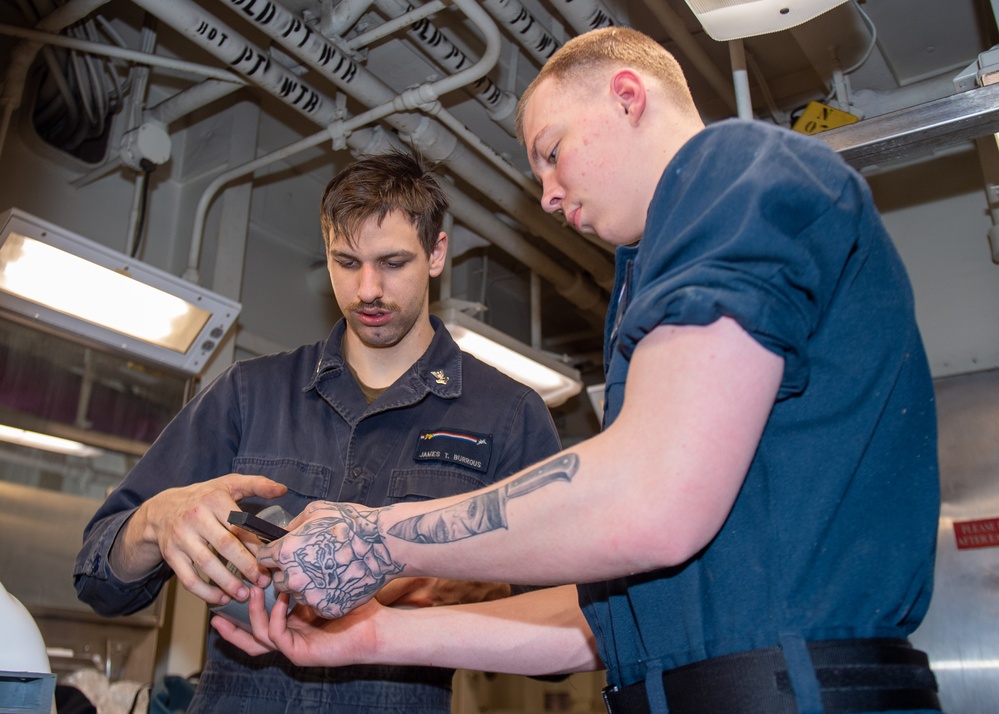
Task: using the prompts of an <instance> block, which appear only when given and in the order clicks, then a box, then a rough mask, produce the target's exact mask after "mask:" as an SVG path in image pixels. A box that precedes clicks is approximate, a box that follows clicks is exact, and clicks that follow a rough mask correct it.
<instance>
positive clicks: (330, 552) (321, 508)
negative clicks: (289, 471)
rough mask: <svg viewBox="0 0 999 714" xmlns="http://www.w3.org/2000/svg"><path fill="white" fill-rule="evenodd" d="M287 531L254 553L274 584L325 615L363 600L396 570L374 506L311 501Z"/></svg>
mask: <svg viewBox="0 0 999 714" xmlns="http://www.w3.org/2000/svg"><path fill="white" fill-rule="evenodd" d="M288 530H289V531H291V532H290V533H289V534H288V535H286V536H284V537H282V538H279V539H278V540H276V541H274V542H273V543H270V544H268V545H265V546H263V547H261V548H260V549H259V550H258V551H257V559H258V562H259V563H260V565H262V566H264V567H265V568H268V569H270V570H273V571H274V572H273V577H274V587H275V588H276V589H277V591H278V592H286V593H289V594H290V595H291V596H292V597H294V598H295V600H297V601H298V602H300V603H302V604H304V605H307V606H309V607H311V608H313V609H314V610H315V611H316V612H318V613H319V614H320V615H322V616H323V617H326V618H336V617H341V616H343V615H344V614H345V613H348V612H350V611H351V610H353V609H354V608H355V607H357V606H358V605H361V604H363V603H365V602H367V601H368V600H369V599H370V598H371V597H372V596H373V595H374V594H375V593H376V592H377V591H378V590H379V589H381V588H382V586H383V585H385V583H387V582H388V581H389V580H391V579H392V578H393V577H395V576H397V575H398V574H399V573H401V572H402V568H403V566H402V565H400V564H397V563H395V562H393V560H392V557H391V555H390V554H389V552H388V548H387V547H386V546H385V544H384V543H383V542H382V537H381V533H380V532H379V530H378V510H377V509H365V510H363V511H362V510H359V509H358V507H355V506H354V505H351V504H349V503H332V502H330V501H317V502H315V503H312V504H310V505H309V506H308V507H307V508H306V509H305V511H303V512H302V514H301V515H299V516H298V517H297V518H295V519H294V520H293V521H292V522H291V523H290V524H288Z"/></svg>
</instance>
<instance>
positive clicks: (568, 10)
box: [552, 0, 662, 35]
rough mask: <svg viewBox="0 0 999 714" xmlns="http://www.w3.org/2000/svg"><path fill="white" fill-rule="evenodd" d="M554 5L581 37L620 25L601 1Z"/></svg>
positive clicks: (564, 1) (557, 2) (563, 1)
mask: <svg viewBox="0 0 999 714" xmlns="http://www.w3.org/2000/svg"><path fill="white" fill-rule="evenodd" d="M659 2H662V0H659ZM552 4H553V5H554V6H555V7H556V8H557V9H558V11H559V12H560V13H561V15H562V17H564V18H565V19H566V20H568V21H569V24H570V25H572V29H574V30H575V31H576V32H577V33H579V34H580V35H582V34H583V33H584V32H589V31H590V30H596V29H597V28H600V27H609V26H611V25H617V24H620V23H617V22H614V16H613V15H612V14H611V12H610V10H608V9H607V8H606V7H604V5H603V3H601V2H600V1H599V0H552Z"/></svg>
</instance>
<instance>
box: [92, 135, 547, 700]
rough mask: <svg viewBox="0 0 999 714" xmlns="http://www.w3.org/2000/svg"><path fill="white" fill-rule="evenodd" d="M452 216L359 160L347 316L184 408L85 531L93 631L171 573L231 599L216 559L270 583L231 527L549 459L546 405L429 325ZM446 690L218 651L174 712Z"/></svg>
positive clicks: (345, 262) (413, 672)
mask: <svg viewBox="0 0 999 714" xmlns="http://www.w3.org/2000/svg"><path fill="white" fill-rule="evenodd" d="M447 206H448V202H447V197H446V194H445V193H444V191H443V189H442V188H441V186H440V185H439V183H438V181H437V179H436V178H435V176H434V174H433V173H432V172H431V171H430V170H429V169H428V168H427V167H425V166H424V165H423V163H422V162H420V161H418V160H417V159H414V158H413V157H410V156H408V155H405V154H401V153H400V154H388V155H382V156H372V157H369V158H366V159H362V160H359V161H357V162H354V163H353V164H351V165H350V166H348V167H347V168H346V169H345V170H344V171H342V172H341V173H340V174H338V175H337V177H336V178H334V179H333V180H332V181H331V182H330V184H329V186H328V187H327V189H326V192H325V194H324V196H323V199H322V228H323V236H324V239H325V241H326V250H327V257H328V260H327V263H328V267H329V272H330V276H331V280H332V284H333V291H334V293H335V296H336V301H337V304H338V305H339V307H340V310H341V312H342V313H343V319H342V320H340V321H339V322H338V323H337V325H336V326H335V327H334V329H333V331H332V333H331V334H330V336H329V337H328V338H327V339H326V340H324V341H322V342H318V343H316V344H313V345H309V346H303V347H300V348H298V349H296V350H294V351H292V352H287V353H283V354H278V355H271V356H267V357H261V358H257V359H252V360H248V361H244V362H238V363H236V364H235V365H233V366H232V367H231V368H229V369H228V370H227V371H226V372H225V373H224V374H223V375H221V376H220V377H219V378H218V379H217V380H216V381H215V382H213V383H212V384H211V385H210V386H209V387H208V388H206V389H205V390H203V391H202V392H200V393H199V394H198V395H197V396H196V397H195V398H194V399H193V400H192V401H191V402H190V403H189V404H188V405H187V406H186V407H185V408H184V409H183V410H182V411H181V413H180V414H179V415H178V416H177V417H176V418H175V419H174V420H173V422H171V424H170V425H169V426H168V427H167V428H166V429H165V430H164V432H163V434H162V435H161V436H160V437H159V438H158V439H157V441H156V442H155V443H154V444H153V445H152V446H151V447H150V449H149V451H148V453H147V454H146V455H145V456H144V457H143V458H142V460H141V461H140V462H139V463H138V464H137V465H136V467H135V468H134V469H133V470H132V471H131V472H130V473H129V475H128V476H127V477H126V478H125V480H124V481H123V483H122V484H121V486H120V487H119V488H118V489H116V490H115V492H114V493H112V494H111V496H110V497H109V498H108V499H107V501H106V502H105V503H104V505H103V506H102V507H101V508H100V510H99V511H98V512H97V514H96V515H95V516H94V519H93V521H92V522H91V523H90V525H89V526H88V527H87V530H86V533H85V542H84V546H83V550H82V551H81V553H80V555H79V558H78V560H77V565H76V573H75V575H76V585H77V590H78V592H79V595H80V597H81V598H82V599H83V600H85V601H86V602H88V603H89V604H90V605H92V606H93V608H94V609H95V610H96V611H97V612H99V613H101V614H104V615H123V614H128V613H131V612H134V611H135V610H138V609H139V608H142V607H144V606H146V605H148V604H149V603H150V602H152V600H153V598H155V596H156V594H157V593H158V592H159V590H160V588H161V587H162V586H163V584H164V583H165V582H166V581H167V579H168V578H169V577H170V576H171V574H172V573H176V575H177V577H178V579H179V580H180V582H181V583H182V584H183V586H184V587H185V588H187V589H188V590H190V591H191V592H192V593H194V594H195V595H197V596H198V597H200V598H201V599H203V600H204V601H205V602H207V603H209V604H211V605H226V604H227V603H230V602H231V601H232V600H233V599H235V600H237V601H239V600H245V599H246V597H247V593H248V588H247V587H246V586H245V585H244V584H243V581H242V579H241V577H240V576H239V575H237V574H234V573H232V572H230V571H229V570H228V569H227V567H226V566H225V565H224V564H223V563H222V562H221V561H220V560H219V558H218V556H216V555H215V553H213V552H212V551H213V550H214V551H217V552H218V553H219V554H221V555H222V556H223V557H224V558H225V559H226V560H228V561H229V563H231V564H232V565H234V566H236V567H237V568H238V570H239V571H240V573H241V575H242V576H243V577H246V578H248V579H249V580H250V582H264V581H266V579H267V575H266V571H263V570H261V569H260V567H259V566H258V565H257V561H256V558H255V557H254V554H253V552H252V550H253V549H254V547H255V546H253V545H251V546H250V548H249V549H248V548H247V545H246V544H245V543H243V542H241V540H240V539H239V538H237V535H236V534H234V533H233V529H232V528H231V527H230V526H228V525H227V517H228V515H229V513H230V511H232V510H236V509H243V510H246V511H251V512H255V511H259V510H260V509H261V508H263V507H265V506H271V505H280V506H281V507H282V508H284V510H285V511H287V512H288V513H290V514H296V513H299V512H300V511H302V509H303V508H305V507H306V505H307V504H309V503H310V502H312V501H314V500H317V499H337V500H348V501H354V502H357V503H361V504H367V505H370V506H380V505H387V504H391V503H397V502H405V501H418V500H425V499H430V498H436V497H441V496H447V495H451V494H455V493H461V492H465V491H469V490H472V489H474V488H480V487H483V486H486V485H489V484H492V483H494V482H495V481H497V480H499V479H500V478H501V477H504V476H507V475H509V474H511V473H514V472H517V471H518V470H520V469H522V468H524V467H525V466H527V465H529V464H531V463H533V462H535V461H537V460H538V459H541V458H544V457H547V456H549V455H551V454H552V453H554V452H556V451H558V449H559V440H558V435H557V433H556V431H555V426H554V423H553V422H552V419H551V416H550V414H549V413H548V410H547V408H546V407H545V404H544V402H543V401H542V400H541V397H539V396H538V395H537V394H536V393H535V392H534V391H532V390H531V389H529V388H527V387H525V386H524V385H522V384H519V383H517V382H514V381H513V380H512V379H510V378H508V377H506V376H505V375H502V374H501V373H499V372H498V371H496V370H495V369H493V368H492V367H489V366H487V365H485V364H483V363H482V362H480V361H478V360H477V359H475V358H474V357H472V356H471V355H468V354H465V353H462V352H461V351H460V350H459V349H458V347H457V345H456V344H455V342H454V341H453V340H452V339H451V336H450V335H449V334H448V332H447V330H446V329H445V328H444V327H443V325H442V323H441V322H440V321H439V320H437V319H436V318H432V317H430V315H429V305H428V301H429V284H430V279H431V278H432V277H434V276H437V275H439V274H440V272H441V270H442V269H443V267H444V260H445V254H446V252H447V235H446V234H445V233H444V232H442V231H441V226H442V223H443V220H444V216H445V213H446V211H447ZM223 474H224V475H223ZM372 560H373V561H374V560H377V558H373V559H372ZM369 565H370V566H371V569H373V570H374V571H375V572H377V565H374V564H372V563H371V562H369V563H366V564H365V566H364V567H347V568H345V569H344V570H345V572H343V573H340V574H339V575H338V577H339V582H341V583H342V584H344V587H348V585H347V583H350V582H353V583H355V586H356V584H357V583H362V584H363V583H365V582H367V581H368V580H369V579H370V577H371V576H370V574H369V568H368V566H369ZM202 576H204V578H203V577H202ZM379 582H381V581H379ZM508 593H509V586H506V585H498V584H496V583H487V582H464V581H463V582H457V581H445V580H437V579H433V578H403V579H400V580H396V581H393V582H392V583H390V584H389V585H388V586H387V587H385V588H384V589H382V590H381V592H379V594H378V599H379V601H380V602H382V603H385V604H386V605H393V606H427V605H439V604H449V603H454V602H469V601H478V600H483V599H491V598H495V597H499V596H501V595H505V594H508ZM452 674H453V671H452V670H449V669H439V668H428V667H385V666H370V667H347V668H338V669H330V668H326V669H323V668H301V667H295V666H294V665H292V664H291V663H290V662H289V661H288V660H287V659H286V658H285V657H284V656H282V655H279V654H278V655H271V656H269V657H266V658H259V659H254V660H251V659H250V658H248V657H247V656H246V655H245V654H244V653H243V652H241V651H239V650H238V649H237V648H234V647H232V646H231V645H229V644H228V643H226V642H224V641H222V640H221V639H220V638H218V637H217V636H213V637H211V638H210V641H209V643H208V656H207V664H206V666H205V669H204V671H203V672H202V673H201V675H200V677H199V683H198V688H197V691H196V694H195V697H194V701H193V702H192V703H191V705H190V707H189V708H188V709H187V711H188V712H189V714H191V713H196V712H206V711H212V712H248V711H252V712H254V713H255V714H259V713H260V712H265V713H266V712H275V713H278V712H286V711H295V712H298V711H306V710H313V709H315V710H317V711H336V712H378V713H381V712H394V711H395V712H400V713H401V712H406V713H407V714H409V713H412V712H427V713H430V712H434V713H436V714H447V713H448V712H450V694H451V691H450V689H451V678H452Z"/></svg>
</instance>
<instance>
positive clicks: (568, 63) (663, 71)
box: [517, 27, 697, 144]
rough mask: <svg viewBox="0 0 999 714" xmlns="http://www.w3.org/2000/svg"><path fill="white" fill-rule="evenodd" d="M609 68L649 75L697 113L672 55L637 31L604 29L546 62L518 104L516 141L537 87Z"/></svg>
mask: <svg viewBox="0 0 999 714" xmlns="http://www.w3.org/2000/svg"><path fill="white" fill-rule="evenodd" d="M611 67H613V68H619V67H633V68H635V69H638V70H641V71H643V72H646V73H648V74H649V75H650V76H652V77H653V78H655V79H657V80H658V81H659V83H660V84H661V85H662V87H663V89H664V90H665V91H666V94H667V97H668V98H669V99H670V100H671V101H672V102H673V103H674V104H675V105H676V106H677V107H678V108H681V109H685V110H689V111H693V112H695V113H696V111H697V109H696V108H695V107H694V100H693V99H692V98H691V96H690V89H689V88H688V87H687V80H686V78H685V77H684V76H683V70H682V69H680V64H679V63H678V62H677V61H676V59H675V58H674V57H673V55H671V54H670V53H669V52H667V51H666V50H665V49H663V47H662V45H660V44H659V43H658V42H656V41H655V40H653V39H652V38H651V37H649V36H648V35H645V34H643V33H641V32H639V31H638V30H633V29H631V28H630V27H603V28H600V29H597V30H591V31H590V32H587V33H585V34H582V35H579V36H578V37H574V38H573V39H571V40H569V41H568V42H566V43H565V44H564V45H563V46H562V47H561V48H559V50H558V52H556V53H555V54H553V55H552V56H551V57H550V58H549V59H548V61H547V62H545V64H544V66H543V67H542V68H541V71H540V72H539V73H538V76H537V77H535V78H534V81H533V82H531V84H530V85H529V86H528V87H527V89H526V90H525V91H524V94H523V95H522V96H521V97H520V101H519V102H518V103H517V140H518V141H519V142H520V143H521V144H523V143H524V112H525V110H526V109H527V104H528V102H530V101H531V95H533V94H534V90H535V89H537V87H538V85H539V84H541V83H542V82H544V81H545V80H546V79H553V80H554V81H556V82H559V83H560V84H562V83H565V82H566V81H568V80H570V79H571V80H580V81H583V82H586V81H587V80H590V79H591V77H592V75H593V73H594V70H597V69H600V70H603V69H609V68H611Z"/></svg>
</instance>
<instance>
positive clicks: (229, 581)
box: [142, 474, 287, 604]
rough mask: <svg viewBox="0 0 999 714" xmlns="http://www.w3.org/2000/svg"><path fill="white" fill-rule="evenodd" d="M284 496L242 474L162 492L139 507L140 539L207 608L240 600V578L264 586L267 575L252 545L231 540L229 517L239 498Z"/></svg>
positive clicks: (265, 481)
mask: <svg viewBox="0 0 999 714" xmlns="http://www.w3.org/2000/svg"><path fill="white" fill-rule="evenodd" d="M286 490H287V489H286V487H285V486H284V485H283V484H280V483H278V482H276V481H272V480H271V479H269V478H265V477H263V476H247V475H243V474H227V475H225V476H221V477H219V478H217V479H212V480H211V481H206V482H203V483H198V484H192V485H190V486H186V487H182V488H174V489H168V490H166V491H163V492H161V493H159V494H157V495H156V496H154V497H153V498H152V499H150V500H149V501H147V502H146V504H144V510H143V520H142V523H144V524H145V527H146V530H147V535H146V538H147V540H152V541H154V542H155V543H156V544H157V545H158V548H159V551H160V555H161V557H162V559H163V560H164V561H166V563H167V564H168V565H169V566H170V567H171V569H173V570H174V572H175V573H176V574H177V577H178V579H179V580H180V582H181V584H182V585H183V586H184V587H185V588H186V589H187V590H189V591H190V592H191V593H192V594H194V595H196V596H197V597H199V598H201V599H203V600H205V601H206V602H208V603H210V604H224V603H226V602H228V601H229V599H230V598H236V599H238V600H244V599H246V597H247V595H248V592H249V591H248V589H247V587H246V585H245V584H244V582H243V580H244V578H245V579H246V580H247V581H249V582H250V583H255V584H258V585H261V586H266V585H267V584H268V583H269V582H270V574H269V573H268V572H267V570H266V569H264V568H262V567H261V566H260V565H258V563H257V559H256V555H255V553H254V551H255V549H256V542H255V539H252V536H248V535H244V534H242V533H241V534H240V536H237V535H235V534H234V532H233V530H235V529H234V528H233V527H232V526H230V525H229V523H228V517H229V513H230V512H231V511H233V510H236V509H238V508H239V506H238V504H237V501H238V500H240V499H242V498H245V497H247V496H256V497H263V498H273V497H276V496H280V495H282V494H283V493H285V492H286ZM241 538H247V542H243V541H242V540H241ZM234 571H235V572H234ZM206 581H207V582H206Z"/></svg>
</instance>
